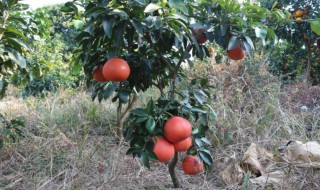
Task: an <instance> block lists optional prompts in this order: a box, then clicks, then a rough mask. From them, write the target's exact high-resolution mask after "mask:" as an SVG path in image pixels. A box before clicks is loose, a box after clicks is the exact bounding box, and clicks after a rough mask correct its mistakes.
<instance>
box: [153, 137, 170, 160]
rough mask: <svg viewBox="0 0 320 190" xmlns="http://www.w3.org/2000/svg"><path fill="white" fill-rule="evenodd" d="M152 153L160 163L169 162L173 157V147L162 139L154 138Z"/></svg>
mask: <svg viewBox="0 0 320 190" xmlns="http://www.w3.org/2000/svg"><path fill="white" fill-rule="evenodd" d="M153 152H154V153H155V154H156V156H157V157H158V160H159V161H160V162H166V161H169V160H170V159H171V158H172V157H173V155H174V146H173V144H172V143H170V142H169V141H168V140H167V139H165V138H164V137H156V142H155V144H154V147H153Z"/></svg>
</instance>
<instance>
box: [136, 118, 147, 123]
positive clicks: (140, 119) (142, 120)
mask: <svg viewBox="0 0 320 190" xmlns="http://www.w3.org/2000/svg"><path fill="white" fill-rule="evenodd" d="M148 118H149V117H147V116H140V117H138V118H137V119H136V120H135V123H143V122H145V121H146V120H147V119H148Z"/></svg>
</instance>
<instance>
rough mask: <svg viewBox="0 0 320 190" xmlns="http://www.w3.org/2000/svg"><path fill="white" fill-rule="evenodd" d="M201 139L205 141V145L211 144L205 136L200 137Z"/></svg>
mask: <svg viewBox="0 0 320 190" xmlns="http://www.w3.org/2000/svg"><path fill="white" fill-rule="evenodd" d="M201 141H202V142H204V143H206V144H207V145H211V142H210V141H209V140H208V139H207V138H206V137H202V138H201Z"/></svg>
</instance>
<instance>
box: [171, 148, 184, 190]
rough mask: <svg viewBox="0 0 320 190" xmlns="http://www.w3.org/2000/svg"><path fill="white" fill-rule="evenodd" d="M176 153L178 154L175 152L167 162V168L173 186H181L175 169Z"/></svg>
mask: <svg viewBox="0 0 320 190" xmlns="http://www.w3.org/2000/svg"><path fill="white" fill-rule="evenodd" d="M178 155H179V154H178V152H175V153H174V156H173V158H172V160H171V161H170V162H169V164H168V169H169V173H170V176H171V179H172V182H173V186H174V188H180V187H181V184H180V181H179V179H178V177H177V174H176V170H175V168H176V165H177V163H178Z"/></svg>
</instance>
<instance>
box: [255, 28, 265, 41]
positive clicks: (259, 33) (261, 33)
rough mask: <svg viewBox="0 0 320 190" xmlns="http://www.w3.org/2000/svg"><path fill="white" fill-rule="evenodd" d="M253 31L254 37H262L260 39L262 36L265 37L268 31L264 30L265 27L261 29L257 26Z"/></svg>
mask: <svg viewBox="0 0 320 190" xmlns="http://www.w3.org/2000/svg"><path fill="white" fill-rule="evenodd" d="M255 33H256V37H257V38H262V39H264V38H266V37H267V34H268V31H267V30H265V29H261V28H259V27H256V28H255Z"/></svg>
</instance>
